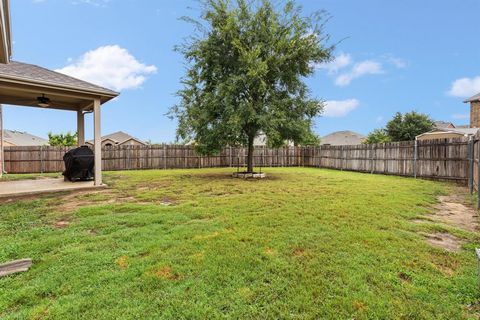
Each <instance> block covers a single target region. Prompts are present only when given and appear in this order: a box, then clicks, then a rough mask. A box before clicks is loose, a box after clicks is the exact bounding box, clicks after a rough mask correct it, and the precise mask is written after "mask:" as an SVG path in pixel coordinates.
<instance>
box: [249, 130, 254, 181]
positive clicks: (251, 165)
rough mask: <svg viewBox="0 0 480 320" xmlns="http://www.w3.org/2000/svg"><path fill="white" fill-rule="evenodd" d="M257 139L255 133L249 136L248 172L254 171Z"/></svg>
mask: <svg viewBox="0 0 480 320" xmlns="http://www.w3.org/2000/svg"><path fill="white" fill-rule="evenodd" d="M254 140H255V135H250V136H249V137H248V154H247V172H248V173H251V172H253V152H254V150H255V149H254V147H253V141H254Z"/></svg>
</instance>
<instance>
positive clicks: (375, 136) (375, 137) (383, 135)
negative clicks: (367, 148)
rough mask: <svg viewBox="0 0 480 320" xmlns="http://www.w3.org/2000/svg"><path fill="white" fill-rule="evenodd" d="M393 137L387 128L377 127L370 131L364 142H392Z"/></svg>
mask: <svg viewBox="0 0 480 320" xmlns="http://www.w3.org/2000/svg"><path fill="white" fill-rule="evenodd" d="M391 141H392V139H391V138H390V137H389V136H388V134H387V132H386V131H385V129H375V130H373V131H372V132H370V133H369V134H368V136H367V138H366V139H365V141H364V142H363V143H364V144H372V143H387V142H391Z"/></svg>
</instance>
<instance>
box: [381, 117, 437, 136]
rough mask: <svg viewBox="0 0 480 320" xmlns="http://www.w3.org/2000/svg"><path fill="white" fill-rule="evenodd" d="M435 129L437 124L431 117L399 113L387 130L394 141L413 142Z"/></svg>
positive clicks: (389, 123) (390, 122)
mask: <svg viewBox="0 0 480 320" xmlns="http://www.w3.org/2000/svg"><path fill="white" fill-rule="evenodd" d="M434 127H435V123H434V122H433V120H432V119H431V118H430V116H429V115H427V114H423V113H418V112H416V111H411V112H407V113H405V114H402V113H400V112H397V113H396V114H395V116H394V117H393V119H392V120H390V121H389V122H388V123H387V126H386V127H385V130H386V132H387V134H388V136H389V137H390V138H391V140H392V141H411V140H415V137H416V136H418V135H420V134H422V133H425V132H427V131H430V130H432V129H433V128H434Z"/></svg>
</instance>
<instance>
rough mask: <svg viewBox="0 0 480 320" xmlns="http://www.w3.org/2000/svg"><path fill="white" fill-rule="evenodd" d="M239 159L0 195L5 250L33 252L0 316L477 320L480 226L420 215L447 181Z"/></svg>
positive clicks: (12, 254)
mask: <svg viewBox="0 0 480 320" xmlns="http://www.w3.org/2000/svg"><path fill="white" fill-rule="evenodd" d="M231 171H232V169H211V170H183V171H181V170H172V171H137V172H134V171H130V172H115V173H106V174H105V179H106V182H107V183H108V184H109V185H110V186H111V189H110V190H108V191H107V192H106V193H103V194H102V193H96V194H92V195H81V196H79V197H77V198H72V197H71V196H69V195H68V194H63V195H60V196H59V195H50V196H45V197H43V198H41V199H38V200H35V201H32V200H24V201H16V202H15V203H9V204H4V205H0V244H1V245H0V261H8V260H13V259H18V258H25V257H31V258H33V260H34V265H33V267H32V268H31V269H30V271H28V272H27V273H23V274H18V275H15V276H12V277H7V278H3V279H0V318H1V319H79V318H82V319H162V318H163V319H173V318H175V319H215V318H237V319H250V318H254V319H267V318H270V319H279V318H289V319H320V318H322V319H462V318H475V316H476V315H475V312H478V307H477V301H478V298H479V294H478V289H477V288H478V287H477V276H476V260H475V256H474V252H473V251H474V250H473V249H474V247H475V243H476V242H478V240H479V237H478V235H477V234H472V233H468V232H464V231H460V230H458V229H455V228H453V227H446V226H442V225H439V224H415V223H414V222H412V219H415V218H419V217H421V216H422V215H425V214H427V213H429V212H430V211H431V210H432V209H431V207H432V205H433V204H434V203H435V201H436V197H437V196H438V195H440V194H446V193H448V192H450V191H451V187H450V186H449V185H448V184H444V183H436V182H431V181H423V180H414V179H410V178H399V177H391V176H380V175H369V174H359V173H349V172H341V171H329V170H320V169H304V168H290V169H267V170H266V171H267V173H268V176H269V178H268V179H267V180H263V181H243V180H235V179H231V178H229V173H231ZM65 197H68V198H67V199H66V200H68V201H70V200H71V199H75V201H78V202H79V205H78V207H76V208H73V210H71V209H72V208H68V207H65V206H62V204H63V203H64V201H65V200H62V199H64V198H65ZM162 202H164V203H171V205H169V206H167V205H165V204H162ZM60 220H64V221H69V222H70V225H69V226H68V227H67V228H63V229H58V228H55V227H54V224H55V222H58V221H60ZM432 230H440V231H442V230H443V231H445V230H448V231H450V232H454V233H455V234H456V235H457V236H460V237H462V238H463V239H464V240H465V243H466V244H465V245H464V247H463V249H462V251H461V252H459V253H448V252H446V251H444V250H443V249H438V248H433V247H431V246H429V245H428V244H427V243H426V242H425V241H424V239H423V237H422V236H421V235H420V234H419V232H422V231H423V232H431V231H432Z"/></svg>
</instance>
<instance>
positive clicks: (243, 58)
mask: <svg viewBox="0 0 480 320" xmlns="http://www.w3.org/2000/svg"><path fill="white" fill-rule="evenodd" d="M202 4H203V10H202V13H201V20H202V21H203V24H202V22H200V21H196V20H194V19H192V18H188V17H187V18H184V20H186V21H188V22H191V23H193V24H194V25H195V26H196V27H197V33H196V35H195V36H193V37H191V38H189V39H188V40H186V42H185V43H184V44H183V45H181V46H179V47H177V48H176V49H177V50H178V51H179V52H181V53H182V54H183V55H184V57H185V59H186V60H187V71H186V75H185V76H184V77H183V78H182V83H183V86H184V87H183V89H181V90H180V91H178V96H179V97H180V100H181V102H180V103H179V104H178V105H176V106H174V107H173V108H172V109H171V115H172V117H177V118H178V122H179V123H178V129H177V137H178V138H179V139H183V140H184V141H195V145H196V148H197V151H199V152H200V153H202V154H216V153H218V152H220V150H221V149H222V148H223V147H224V146H226V145H246V146H248V157H247V159H248V160H247V167H248V168H247V170H248V172H253V142H254V139H255V137H256V136H257V135H258V134H259V133H260V132H263V133H265V134H266V136H267V139H268V143H269V144H270V145H273V146H280V145H282V144H283V143H284V142H285V141H287V140H290V141H294V142H295V143H300V144H301V143H302V142H303V140H311V138H312V129H311V128H312V124H313V118H314V117H315V116H318V115H319V114H320V113H321V112H322V110H323V103H322V102H321V101H320V100H317V99H315V98H312V97H310V92H309V89H308V87H307V85H306V84H305V82H304V79H305V78H306V77H308V76H310V75H312V74H313V73H314V71H315V66H316V65H318V64H319V63H322V62H326V61H329V60H330V59H331V52H332V50H333V47H332V46H330V47H326V46H324V44H323V43H324V42H326V41H327V40H328V36H326V35H324V32H323V25H324V22H325V15H324V13H323V12H317V13H315V14H313V15H312V16H310V17H304V16H302V14H301V8H300V7H299V6H296V5H295V4H294V2H293V1H287V2H286V4H285V5H284V6H283V7H282V8H280V9H279V8H275V7H274V5H272V3H271V2H270V1H268V0H264V1H260V0H256V1H255V0H254V1H247V0H237V1H235V2H233V1H230V0H205V1H203V2H202Z"/></svg>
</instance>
